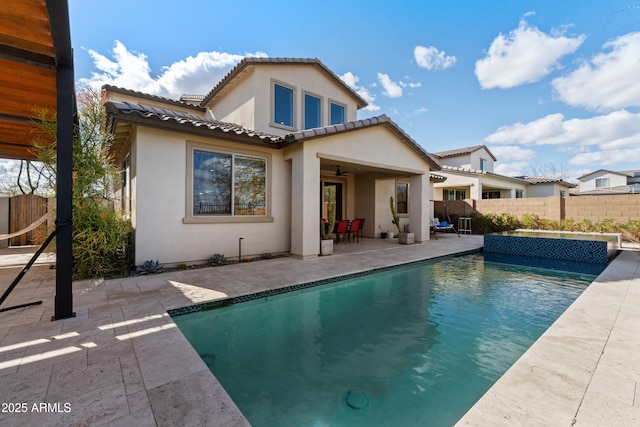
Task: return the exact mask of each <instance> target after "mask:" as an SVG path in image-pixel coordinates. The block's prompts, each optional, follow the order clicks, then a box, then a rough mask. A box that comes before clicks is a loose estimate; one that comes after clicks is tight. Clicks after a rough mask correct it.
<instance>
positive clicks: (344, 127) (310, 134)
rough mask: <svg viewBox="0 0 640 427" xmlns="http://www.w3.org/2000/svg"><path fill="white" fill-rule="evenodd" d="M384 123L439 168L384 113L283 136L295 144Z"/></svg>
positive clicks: (289, 142)
mask: <svg viewBox="0 0 640 427" xmlns="http://www.w3.org/2000/svg"><path fill="white" fill-rule="evenodd" d="M378 125H386V126H388V127H389V128H390V129H391V130H392V131H393V132H394V133H395V134H396V135H398V136H399V137H400V138H401V139H402V140H404V141H405V142H406V143H407V144H409V146H410V147H411V148H412V149H413V150H414V151H415V152H416V153H417V154H418V155H419V156H420V157H422V158H423V159H425V160H426V161H427V163H429V166H430V167H431V168H432V169H436V170H438V169H440V168H441V165H440V163H439V162H438V161H437V160H436V159H434V158H433V156H432V155H431V154H429V153H428V152H427V151H425V149H424V148H422V147H421V146H420V145H419V144H418V143H417V142H416V141H415V140H414V139H413V138H411V137H410V136H409V135H408V134H407V133H406V132H405V131H403V130H402V129H401V128H400V126H398V125H397V124H396V123H395V122H394V121H393V120H391V119H390V118H389V117H388V116H387V115H386V114H383V115H381V116H376V117H371V118H368V119H363V120H356V121H354V122H346V123H341V124H339V125H332V126H325V127H321V128H314V129H308V130H301V131H298V132H294V133H290V134H288V135H286V136H285V137H284V142H285V144H287V145H288V144H295V143H297V142H300V141H305V140H308V139H313V138H318V137H323V136H328V135H334V134H337V133H342V132H350V131H353V130H357V129H362V128H367V127H372V126H378Z"/></svg>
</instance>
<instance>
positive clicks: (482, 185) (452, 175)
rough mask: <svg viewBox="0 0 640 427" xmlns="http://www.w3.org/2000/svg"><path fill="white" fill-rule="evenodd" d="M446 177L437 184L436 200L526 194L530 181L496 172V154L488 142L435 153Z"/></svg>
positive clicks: (435, 188)
mask: <svg viewBox="0 0 640 427" xmlns="http://www.w3.org/2000/svg"><path fill="white" fill-rule="evenodd" d="M432 155H433V157H435V158H436V160H438V161H439V162H440V164H441V165H442V170H440V171H439V172H438V175H442V176H444V177H446V178H447V179H446V181H444V182H442V183H436V184H435V185H434V190H435V193H434V197H435V200H464V199H476V200H477V199H504V198H516V197H524V193H525V189H526V187H527V183H526V182H525V181H523V180H522V179H519V178H512V177H508V176H504V175H499V174H496V173H494V172H493V166H494V162H496V161H497V159H496V157H495V156H494V155H493V154H492V153H491V151H489V149H488V148H487V147H486V146H485V145H474V146H471V147H463V148H457V149H454V150H447V151H440V152H437V153H432Z"/></svg>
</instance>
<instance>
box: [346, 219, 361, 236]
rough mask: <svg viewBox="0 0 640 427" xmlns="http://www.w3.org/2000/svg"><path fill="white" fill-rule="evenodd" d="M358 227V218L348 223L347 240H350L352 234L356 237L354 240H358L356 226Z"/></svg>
mask: <svg viewBox="0 0 640 427" xmlns="http://www.w3.org/2000/svg"><path fill="white" fill-rule="evenodd" d="M359 227H360V219H357V218H356V219H354V220H353V221H351V224H350V225H349V231H348V232H347V240H348V241H351V236H352V235H353V238H354V239H356V242H358V228H359Z"/></svg>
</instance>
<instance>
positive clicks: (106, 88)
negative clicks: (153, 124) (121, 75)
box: [102, 85, 206, 111]
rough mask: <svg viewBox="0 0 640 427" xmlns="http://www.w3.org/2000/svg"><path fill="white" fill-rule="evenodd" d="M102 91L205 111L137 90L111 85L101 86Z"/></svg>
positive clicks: (186, 103) (198, 107)
mask: <svg viewBox="0 0 640 427" xmlns="http://www.w3.org/2000/svg"><path fill="white" fill-rule="evenodd" d="M102 91H103V92H105V91H106V92H115V93H121V94H124V95H131V96H135V97H136V98H140V99H148V100H150V101H156V102H162V103H164V104H167V105H174V106H180V107H185V108H191V109H194V110H197V111H206V109H205V108H203V107H201V106H199V105H194V104H191V103H188V102H183V101H182V100H180V101H176V100H175V99H170V98H165V97H162V96H157V95H151V94H148V93H145V92H138V91H137V90H131V89H125V88H122V87H118V86H112V85H104V86H102Z"/></svg>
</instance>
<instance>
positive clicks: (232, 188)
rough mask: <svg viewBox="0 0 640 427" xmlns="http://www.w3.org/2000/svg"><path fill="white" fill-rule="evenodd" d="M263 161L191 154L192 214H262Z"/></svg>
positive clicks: (203, 153) (264, 199)
mask: <svg viewBox="0 0 640 427" xmlns="http://www.w3.org/2000/svg"><path fill="white" fill-rule="evenodd" d="M266 193H267V161H266V159H264V158H261V157H255V156H247V155H242V154H230V153H218V152H213V151H204V150H194V151H193V215H194V216H199V215H207V216H212V215H219V216H244V215H254V216H255V215H257V216H264V215H266Z"/></svg>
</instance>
